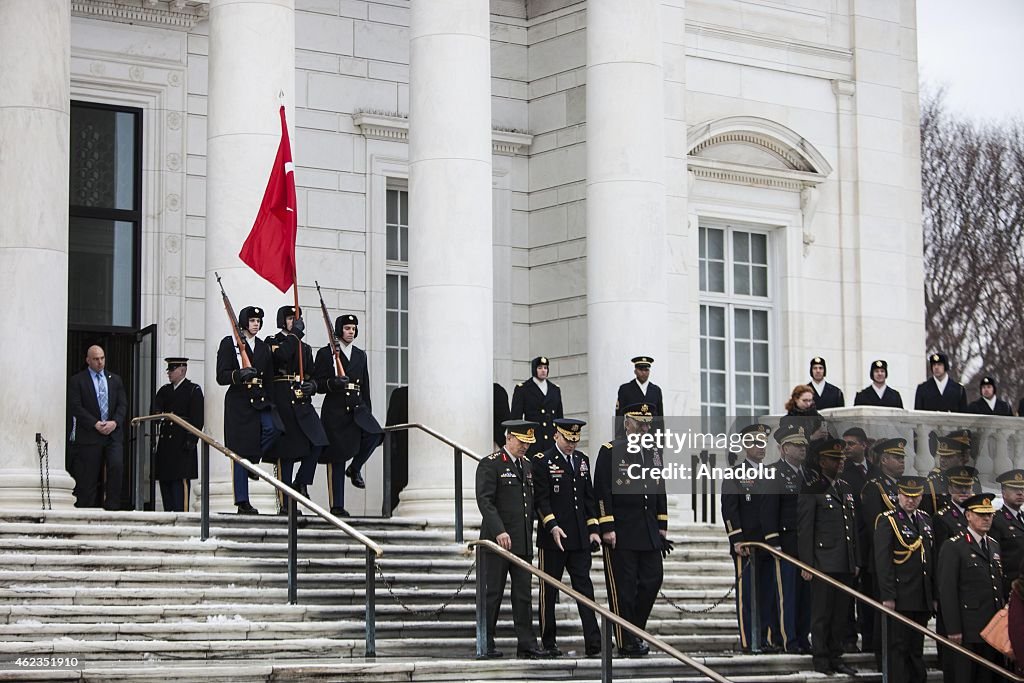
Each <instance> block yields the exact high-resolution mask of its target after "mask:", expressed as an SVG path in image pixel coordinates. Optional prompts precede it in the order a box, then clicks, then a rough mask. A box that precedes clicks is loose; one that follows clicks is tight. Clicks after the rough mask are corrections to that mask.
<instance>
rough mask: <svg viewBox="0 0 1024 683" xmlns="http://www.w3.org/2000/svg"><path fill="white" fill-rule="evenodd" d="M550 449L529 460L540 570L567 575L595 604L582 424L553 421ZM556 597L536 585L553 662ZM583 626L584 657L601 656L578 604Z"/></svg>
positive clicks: (593, 625)
mask: <svg viewBox="0 0 1024 683" xmlns="http://www.w3.org/2000/svg"><path fill="white" fill-rule="evenodd" d="M554 422H555V438H554V445H552V446H551V448H549V449H547V450H546V451H544V452H543V453H538V454H537V455H535V456H533V461H532V465H533V491H534V498H535V500H536V504H537V520H538V521H537V548H538V551H537V554H538V555H539V562H538V566H539V567H540V569H541V571H544V572H547V573H548V574H550V575H551V576H553V577H555V578H556V579H558V580H559V581H561V579H562V574H563V572H564V571H565V570H566V569H568V570H569V578H570V579H571V581H572V587H573V588H574V589H576V590H577V591H578V592H580V593H582V594H583V595H585V596H587V597H588V598H590V599H591V600H593V599H594V584H593V582H591V580H590V567H591V562H592V560H591V556H590V554H591V553H592V552H593V551H595V550H597V549H598V548H599V547H600V545H601V536H600V534H599V533H598V531H599V527H598V523H597V500H596V499H595V498H594V485H593V483H592V482H591V480H590V458H588V457H587V454H586V453H584V452H583V451H581V450H578V449H577V448H576V445H577V444H578V443H579V441H580V435H581V433H582V429H583V426H584V425H586V424H587V423H586V422H584V421H583V420H571V419H556V420H555V421H554ZM557 601H558V592H557V591H555V590H554V589H553V588H552V587H551V586H549V585H547V584H546V583H544V582H541V584H540V604H539V607H538V613H539V615H540V630H541V644H542V645H543V646H544V649H545V650H546V651H547V653H548V655H549V656H551V657H559V656H561V654H562V652H561V650H559V649H558V644H557V628H556V624H555V603H556V602H557ZM577 606H578V607H579V612H580V621H581V623H582V624H583V643H584V650H585V651H586V654H587V656H588V657H591V656H595V655H598V654H600V653H601V630H600V629H599V628H598V626H597V617H595V616H594V612H593V610H591V609H590V608H589V607H584V606H583V605H577Z"/></svg>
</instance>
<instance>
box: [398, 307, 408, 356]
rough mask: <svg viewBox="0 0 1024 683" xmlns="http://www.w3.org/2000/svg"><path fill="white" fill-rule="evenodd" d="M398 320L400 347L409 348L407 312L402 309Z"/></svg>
mask: <svg viewBox="0 0 1024 683" xmlns="http://www.w3.org/2000/svg"><path fill="white" fill-rule="evenodd" d="M399 321H400V323H401V327H402V337H401V340H402V341H401V343H402V348H403V349H407V348H409V314H408V313H406V312H405V311H402V314H401V316H399Z"/></svg>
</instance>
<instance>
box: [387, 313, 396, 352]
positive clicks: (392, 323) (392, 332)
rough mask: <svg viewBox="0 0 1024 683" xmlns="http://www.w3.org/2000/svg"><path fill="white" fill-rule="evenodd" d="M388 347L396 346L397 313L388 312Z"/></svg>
mask: <svg viewBox="0 0 1024 683" xmlns="http://www.w3.org/2000/svg"><path fill="white" fill-rule="evenodd" d="M387 325H388V341H387V344H388V346H398V333H399V330H398V311H388V322H387Z"/></svg>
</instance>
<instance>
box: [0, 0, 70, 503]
mask: <svg viewBox="0 0 1024 683" xmlns="http://www.w3.org/2000/svg"><path fill="white" fill-rule="evenodd" d="M70 24H71V10H70V4H69V2H68V0H0V196H2V197H3V198H4V227H3V229H0V291H3V292H4V296H3V297H2V298H0V316H2V319H3V320H5V321H6V322H7V324H8V326H9V327H12V328H13V329H16V330H17V331H18V338H20V339H21V340H22V342H23V343H21V344H18V343H14V341H13V340H9V341H8V343H7V344H5V345H4V349H5V351H4V353H3V354H0V376H2V377H3V378H4V380H3V381H4V386H5V387H6V393H5V398H4V400H3V414H4V425H3V428H2V429H0V509H12V508H36V509H39V508H40V507H44V506H46V505H52V507H53V508H70V507H71V506H72V505H73V504H74V498H73V497H72V496H71V490H72V488H73V487H74V481H72V479H71V477H70V476H69V475H68V473H67V472H66V471H65V470H64V450H65V447H64V446H65V443H64V441H65V438H64V437H65V421H64V406H65V404H66V400H65V399H66V392H67V388H66V387H67V376H66V375H65V370H66V363H65V359H66V357H67V335H66V330H67V320H68V299H67V296H68V285H67V282H68V174H69V165H68V164H69V152H68V144H69V137H70V126H71V112H70V109H71V76H70V73H71V71H70V59H71V32H70ZM37 435H39V436H41V437H42V438H43V439H45V440H46V441H47V442H48V444H49V496H48V499H47V496H46V495H45V494H46V491H45V489H46V488H47V486H46V478H47V473H46V471H45V468H46V461H45V459H44V461H43V463H42V465H43V470H44V471H43V472H42V473H41V472H40V458H39V455H38V447H37V441H36V437H37ZM41 479H42V482H41V481H40V480H41Z"/></svg>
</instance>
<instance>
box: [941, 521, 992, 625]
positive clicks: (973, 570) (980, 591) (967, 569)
mask: <svg viewBox="0 0 1024 683" xmlns="http://www.w3.org/2000/svg"><path fill="white" fill-rule="evenodd" d="M938 589H939V609H940V610H942V618H943V621H944V622H945V625H946V633H952V634H956V633H961V634H963V642H964V643H973V644H980V643H982V642H983V641H982V638H981V631H982V629H984V628H985V627H986V626H987V625H988V622H989V621H991V619H992V617H993V616H995V613H996V612H998V611H999V610H1000V608H1002V606H1003V605H1004V604H1005V603H1006V596H1005V594H1004V593H1003V569H1002V558H1001V557H1000V548H999V542H998V541H996V540H995V539H994V538H992V537H989V539H988V552H987V553H986V552H985V551H984V550H982V549H981V547H980V546H979V544H978V542H977V541H976V540H974V536H973V535H972V534H971V532H970V531H965V532H964V533H962V534H960V535H958V536H954V537H953V538H951V539H949V541H948V542H946V543H944V544H943V546H942V549H941V550H939V577H938Z"/></svg>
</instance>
